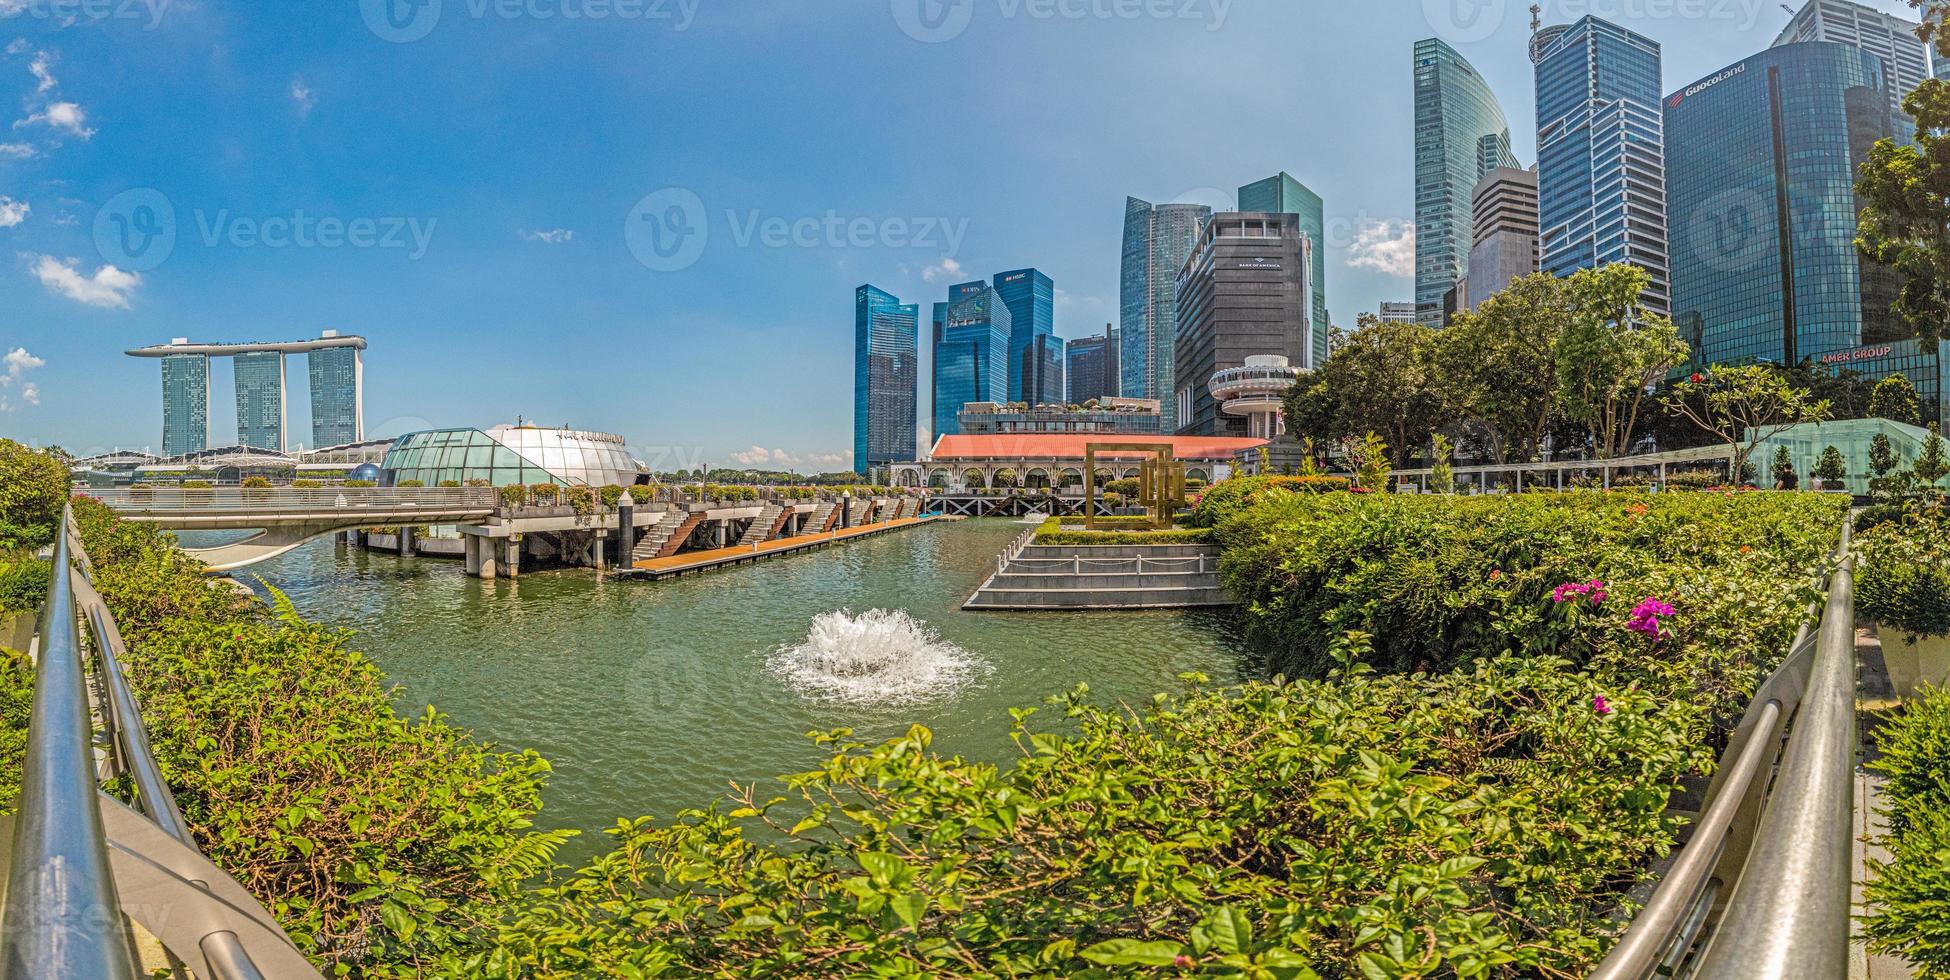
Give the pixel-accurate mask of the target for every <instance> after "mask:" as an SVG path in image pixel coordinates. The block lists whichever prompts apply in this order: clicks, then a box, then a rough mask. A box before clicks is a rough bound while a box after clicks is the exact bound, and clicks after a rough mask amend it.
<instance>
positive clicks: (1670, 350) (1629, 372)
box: [1557, 263, 1690, 459]
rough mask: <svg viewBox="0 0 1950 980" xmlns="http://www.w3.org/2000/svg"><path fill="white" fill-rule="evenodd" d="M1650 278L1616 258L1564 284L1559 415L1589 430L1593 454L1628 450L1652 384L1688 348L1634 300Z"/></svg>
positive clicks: (1675, 330) (1672, 329) (1669, 324)
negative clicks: (1566, 307)
mask: <svg viewBox="0 0 1950 980" xmlns="http://www.w3.org/2000/svg"><path fill="white" fill-rule="evenodd" d="M1651 281H1652V278H1651V276H1649V275H1648V274H1647V273H1646V271H1645V270H1644V269H1640V268H1638V267H1637V266H1632V265H1626V264H1623V263H1617V264H1613V265H1608V266H1605V267H1604V268H1602V269H1585V270H1582V271H1580V272H1578V273H1577V274H1575V275H1573V276H1572V277H1571V278H1570V281H1569V283H1568V284H1567V286H1566V297H1567V299H1568V301H1569V310H1568V314H1567V319H1566V321H1565V327H1564V336H1563V340H1562V342H1561V343H1559V344H1558V349H1557V380H1558V388H1559V398H1560V399H1561V401H1562V404H1563V407H1564V414H1565V415H1566V416H1568V417H1569V418H1570V419H1571V420H1572V421H1574V422H1577V423H1579V424H1580V425H1583V426H1584V427H1585V428H1586V429H1588V430H1590V432H1591V435H1592V438H1593V441H1594V444H1595V448H1596V450H1597V453H1598V456H1599V458H1600V459H1616V458H1618V457H1619V456H1622V455H1625V454H1626V453H1627V452H1628V451H1629V450H1630V449H1631V446H1632V437H1633V434H1634V433H1635V432H1636V431H1637V429H1638V424H1639V417H1640V414H1641V413H1642V412H1643V411H1644V409H1645V407H1646V402H1647V401H1648V400H1649V399H1650V398H1651V395H1650V391H1651V390H1652V387H1653V385H1655V384H1657V383H1658V381H1659V380H1660V379H1661V378H1663V377H1665V374H1666V372H1667V371H1668V370H1670V369H1671V368H1672V366H1673V365H1675V364H1678V363H1680V362H1681V361H1684V360H1685V359H1686V354H1687V352H1688V351H1689V350H1690V348H1688V347H1687V346H1686V342H1685V341H1682V340H1680V339H1679V330H1678V328H1676V327H1674V326H1673V325H1672V321H1671V320H1668V319H1666V318H1665V317H1663V316H1660V315H1658V314H1654V313H1648V312H1646V311H1645V308H1644V307H1642V306H1641V305H1639V298H1640V295H1641V294H1642V293H1644V292H1645V288H1646V286H1648V285H1650V284H1651Z"/></svg>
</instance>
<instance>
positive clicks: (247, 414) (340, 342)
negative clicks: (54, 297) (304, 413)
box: [128, 330, 366, 457]
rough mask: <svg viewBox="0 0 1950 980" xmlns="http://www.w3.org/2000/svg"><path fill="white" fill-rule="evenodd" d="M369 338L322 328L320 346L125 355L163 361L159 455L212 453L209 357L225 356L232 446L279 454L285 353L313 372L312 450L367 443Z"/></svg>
mask: <svg viewBox="0 0 1950 980" xmlns="http://www.w3.org/2000/svg"><path fill="white" fill-rule="evenodd" d="M365 349H366V339H365V338H364V337H357V336H351V335H347V336H343V337H341V336H339V332H338V331H336V330H327V331H325V333H324V335H323V336H321V337H320V338H319V339H317V340H299V341H293V342H291V343H284V344H192V343H190V342H189V339H188V338H186V337H178V338H176V339H175V340H172V341H170V342H169V343H167V344H163V345H160V346H156V347H143V348H140V349H138V350H132V351H129V352H128V355H129V356H130V357H153V358H157V359H159V360H161V361H162V383H163V439H162V444H163V452H162V454H163V455H164V456H169V457H174V456H181V455H183V454H185V453H194V452H202V451H203V450H205V449H209V448H210V358H212V357H228V358H230V359H231V364H232V365H233V367H234V370H235V373H236V387H237V441H238V443H240V444H241V445H245V446H249V447H251V448H252V449H269V450H274V451H277V452H284V451H285V450H287V449H288V448H290V447H289V444H288V443H289V440H288V433H287V432H286V426H285V410H284V409H285V382H284V355H286V354H304V355H305V356H306V358H307V359H308V360H309V361H310V366H311V442H312V448H314V449H320V448H324V447H326V446H343V445H347V444H349V443H354V442H360V441H362V440H364V439H365V436H366V433H365V429H366V424H365V410H366V378H365V361H364V358H363V355H364V351H365Z"/></svg>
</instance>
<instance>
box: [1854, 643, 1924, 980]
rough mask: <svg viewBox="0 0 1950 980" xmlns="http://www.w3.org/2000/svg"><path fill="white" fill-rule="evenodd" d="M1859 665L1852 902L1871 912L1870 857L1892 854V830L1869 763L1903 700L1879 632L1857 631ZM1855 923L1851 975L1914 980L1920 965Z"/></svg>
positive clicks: (1857, 979)
mask: <svg viewBox="0 0 1950 980" xmlns="http://www.w3.org/2000/svg"><path fill="white" fill-rule="evenodd" d="M1855 664H1856V668H1855V669H1856V672H1857V674H1856V678H1857V679H1856V686H1855V691H1856V695H1855V704H1856V732H1857V734H1858V736H1859V737H1860V739H1861V744H1860V746H1859V747H1858V748H1857V750H1856V765H1855V848H1854V850H1855V862H1854V863H1855V871H1854V875H1853V879H1854V882H1855V884H1854V888H1853V894H1852V896H1851V898H1852V902H1851V904H1852V905H1853V911H1854V914H1855V915H1857V916H1860V915H1862V914H1863V913H1864V912H1866V911H1867V908H1866V906H1865V903H1864V902H1863V900H1862V889H1863V884H1864V883H1865V882H1867V881H1868V880H1869V876H1870V874H1871V873H1872V872H1871V871H1870V869H1869V864H1868V862H1869V861H1870V860H1872V859H1873V860H1877V861H1887V860H1888V859H1889V851H1888V850H1887V849H1886V848H1884V847H1883V846H1882V842H1881V840H1880V838H1881V836H1882V835H1883V834H1885V833H1887V832H1888V830H1889V827H1888V821H1887V820H1886V819H1885V818H1884V815H1883V813H1882V784H1883V783H1884V781H1885V780H1884V779H1883V776H1882V774H1881V773H1878V772H1875V771H1873V770H1870V769H1869V768H1868V767H1867V763H1869V762H1871V761H1874V759H1875V756H1876V747H1875V729H1876V727H1877V726H1878V725H1880V724H1883V723H1884V722H1886V721H1887V719H1888V718H1889V711H1890V709H1892V708H1895V707H1896V706H1897V705H1899V704H1900V703H1901V702H1899V701H1898V700H1896V697H1895V694H1894V690H1893V689H1892V688H1891V687H1890V686H1889V672H1888V671H1887V670H1886V669H1885V668H1884V667H1883V663H1882V641H1881V640H1880V639H1877V638H1876V635H1875V633H1874V632H1873V631H1871V630H1867V629H1860V630H1857V631H1856V634H1855ZM1855 928H1856V936H1855V942H1854V943H1853V944H1852V945H1851V947H1850V949H1849V963H1848V976H1849V980H1909V978H1911V977H1914V976H1916V970H1915V968H1913V967H1911V966H1910V965H1909V963H1908V962H1907V961H1905V960H1904V959H1902V958H1901V957H1897V956H1880V955H1875V954H1871V953H1870V952H1869V950H1868V946H1867V945H1866V944H1865V943H1864V942H1863V939H1862V936H1861V934H1860V929H1861V926H1860V923H1859V921H1858V923H1857V924H1856V927H1855Z"/></svg>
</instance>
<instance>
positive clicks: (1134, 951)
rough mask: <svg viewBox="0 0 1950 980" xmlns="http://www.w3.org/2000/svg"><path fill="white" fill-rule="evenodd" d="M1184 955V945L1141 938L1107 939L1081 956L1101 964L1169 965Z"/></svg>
mask: <svg viewBox="0 0 1950 980" xmlns="http://www.w3.org/2000/svg"><path fill="white" fill-rule="evenodd" d="M1183 955H1185V946H1184V944H1182V943H1174V942H1145V941H1144V940H1142V939H1109V940H1105V941H1104V942H1101V943H1098V944H1097V945H1095V946H1092V947H1090V948H1089V949H1086V950H1084V951H1083V958H1084V959H1086V960H1089V961H1090V962H1092V963H1097V964H1101V965H1103V966H1170V965H1171V964H1172V963H1173V962H1174V961H1175V960H1177V959H1178V957H1180V956H1183Z"/></svg>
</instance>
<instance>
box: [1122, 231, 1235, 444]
mask: <svg viewBox="0 0 1950 980" xmlns="http://www.w3.org/2000/svg"><path fill="white" fill-rule="evenodd" d="M1211 220H1212V209H1211V208H1210V207H1207V206H1205V205H1203V204H1152V203H1150V202H1148V201H1140V200H1138V199H1137V198H1135V197H1133V198H1129V199H1127V200H1126V201H1125V202H1124V266H1123V274H1122V276H1121V280H1120V283H1119V289H1118V293H1119V302H1118V306H1119V311H1120V317H1121V319H1120V321H1119V327H1120V330H1119V337H1118V343H1119V345H1120V346H1119V349H1118V353H1117V361H1118V370H1119V372H1120V373H1121V378H1120V379H1119V384H1118V387H1119V388H1120V389H1122V393H1123V396H1124V397H1125V398H1155V399H1159V400H1161V401H1163V402H1164V403H1165V419H1164V427H1165V431H1167V432H1169V431H1171V430H1172V429H1174V428H1176V427H1177V425H1176V421H1175V419H1176V413H1175V412H1174V410H1173V406H1172V402H1171V398H1172V392H1173V391H1174V390H1176V387H1177V385H1176V380H1175V379H1176V377H1177V375H1176V372H1174V371H1173V370H1172V358H1173V356H1174V345H1175V344H1176V343H1177V340H1178V273H1179V271H1180V270H1182V269H1183V268H1184V267H1185V260H1186V259H1188V258H1190V257H1191V254H1192V248H1193V247H1194V246H1196V245H1197V244H1198V237H1199V235H1200V234H1202V233H1203V232H1204V231H1205V225H1206V223H1207V222H1209V221H1211Z"/></svg>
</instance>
